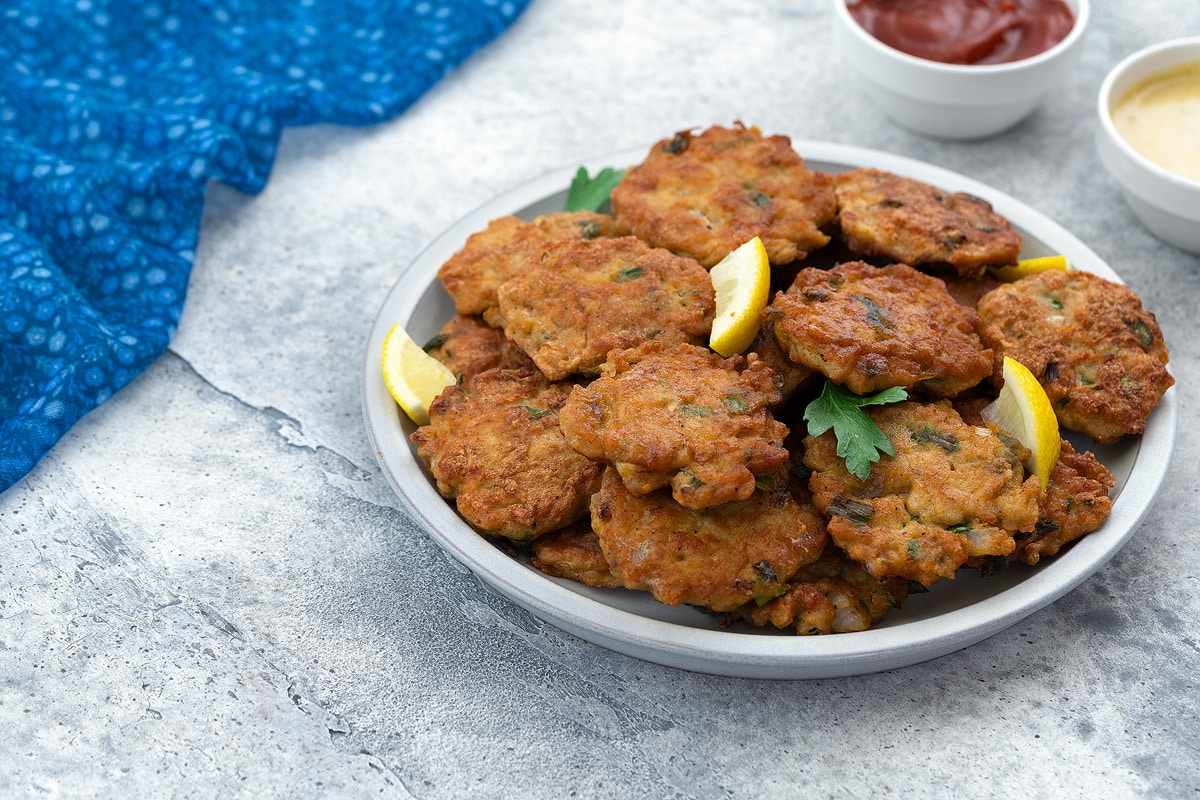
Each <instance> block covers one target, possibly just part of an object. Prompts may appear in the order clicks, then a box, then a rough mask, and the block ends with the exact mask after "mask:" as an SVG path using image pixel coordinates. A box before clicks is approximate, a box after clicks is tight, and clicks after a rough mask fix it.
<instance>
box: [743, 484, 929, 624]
mask: <svg viewBox="0 0 1200 800" xmlns="http://www.w3.org/2000/svg"><path fill="white" fill-rule="evenodd" d="M802 511H803V515H804V519H805V524H806V525H808V526H809V527H810V528H816V529H819V530H824V529H825V524H826V521H825V517H824V516H823V515H822V514H821V513H820V512H818V511H817V510H816V509H815V508H813V507H812V506H805V507H802ZM907 596H908V582H907V581H906V580H904V579H902V578H887V579H885V580H882V581H880V580H876V579H875V578H872V577H871V576H870V575H869V574H867V571H866V570H865V569H863V566H862V564H859V563H858V562H857V561H854V560H853V559H851V558H850V557H849V556H847V555H846V554H845V553H844V552H842V551H841V549H839V548H838V547H837V546H836V545H834V544H833V543H832V542H827V543H826V545H825V549H824V550H823V551H822V553H821V556H820V558H818V559H817V560H816V561H814V562H812V563H811V564H806V565H805V566H803V567H801V568H800V569H799V570H797V571H796V574H795V575H793V576H792V578H791V580H789V581H788V584H787V591H786V592H785V593H784V594H782V595H780V596H779V597H776V598H775V599H774V600H768V601H767V602H765V603H761V604H760V603H747V604H746V605H744V606H742V607H741V608H738V609H735V610H734V611H732V612H730V613H729V614H728V615H727V616H726V617H725V623H726V624H729V623H731V622H735V621H738V620H740V621H743V622H748V623H750V624H751V625H754V626H756V627H760V628H762V627H766V626H767V625H770V626H773V627H775V628H779V629H780V630H784V629H787V628H792V629H794V630H795V631H796V633H797V634H800V635H802V636H810V635H814V634H825V633H849V632H851V631H865V630H866V629H867V628H869V627H871V626H872V625H873V624H875V623H877V622H879V621H881V620H882V619H883V618H884V617H886V616H887V613H888V611H889V610H891V609H893V608H899V607H900V604H901V603H903V602H904V600H905V598H906V597H907Z"/></svg>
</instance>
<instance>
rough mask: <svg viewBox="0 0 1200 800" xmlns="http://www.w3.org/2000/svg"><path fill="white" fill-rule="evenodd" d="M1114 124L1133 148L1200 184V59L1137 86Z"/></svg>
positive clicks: (1118, 108) (1120, 102)
mask: <svg viewBox="0 0 1200 800" xmlns="http://www.w3.org/2000/svg"><path fill="white" fill-rule="evenodd" d="M1112 120H1113V125H1114V126H1116V129H1117V133H1119V134H1121V138H1123V139H1124V140H1125V141H1126V142H1128V143H1129V145H1130V147H1132V148H1133V149H1134V150H1136V151H1138V152H1139V153H1141V154H1142V155H1143V156H1145V157H1146V158H1148V159H1150V160H1151V161H1153V162H1154V163H1155V164H1158V165H1159V166H1160V167H1163V168H1164V169H1167V170H1170V171H1171V172H1174V173H1175V174H1176V175H1182V176H1183V177H1185V178H1190V179H1191V180H1194V181H1200V61H1195V62H1192V63H1189V64H1182V65H1180V66H1178V67H1176V68H1174V69H1171V70H1169V71H1167V72H1163V73H1161V74H1159V75H1155V76H1154V77H1152V78H1149V79H1147V80H1145V81H1143V82H1141V83H1139V84H1138V85H1137V86H1135V87H1134V88H1133V89H1131V90H1130V91H1128V92H1126V93H1125V95H1124V96H1123V97H1121V99H1120V100H1118V101H1117V104H1116V105H1115V106H1114V107H1113V110H1112Z"/></svg>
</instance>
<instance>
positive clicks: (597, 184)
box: [567, 167, 625, 211]
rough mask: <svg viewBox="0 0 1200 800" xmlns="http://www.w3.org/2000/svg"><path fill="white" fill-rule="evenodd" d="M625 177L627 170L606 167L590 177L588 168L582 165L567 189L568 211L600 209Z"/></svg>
mask: <svg viewBox="0 0 1200 800" xmlns="http://www.w3.org/2000/svg"><path fill="white" fill-rule="evenodd" d="M624 177H625V170H623V169H613V168H612V167H605V168H604V169H602V170H600V171H599V172H597V173H596V177H595V178H589V177H588V171H587V169H586V168H585V167H580V168H579V171H578V172H576V173H575V177H574V178H572V179H571V188H570V189H569V190H568V191H567V211H598V210H599V209H600V206H602V205H604V204H605V202H607V201H608V196H609V194H611V193H612V190H613V187H615V186H616V185H617V184H618V183H620V182H621V178H624Z"/></svg>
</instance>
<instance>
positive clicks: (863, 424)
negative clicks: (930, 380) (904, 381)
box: [804, 380, 908, 480]
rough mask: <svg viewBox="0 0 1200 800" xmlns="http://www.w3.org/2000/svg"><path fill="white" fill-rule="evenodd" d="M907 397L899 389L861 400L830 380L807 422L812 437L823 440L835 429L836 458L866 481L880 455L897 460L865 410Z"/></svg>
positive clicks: (806, 416) (812, 405)
mask: <svg viewBox="0 0 1200 800" xmlns="http://www.w3.org/2000/svg"><path fill="white" fill-rule="evenodd" d="M907 397H908V392H906V391H905V390H904V389H902V388H900V387H899V386H893V387H891V388H890V389H884V390H883V391H882V392H878V393H876V394H872V395H867V396H861V395H857V394H853V393H852V392H849V391H847V390H846V389H843V388H842V387H841V386H838V385H837V384H836V383H833V382H832V381H828V380H827V381H825V387H824V388H823V389H822V390H821V396H820V397H818V398H817V399H816V400H813V401H812V402H811V403H809V404H808V408H806V409H804V421H805V422H807V423H808V433H809V435H810V436H820V435H821V434H823V433H825V431H827V430H829V429H830V428H832V429H833V433H834V435H835V436H836V437H837V454H838V455H839V456H841V457H842V458H844V459H845V460H846V469H847V470H849V471H850V474H852V475H854V476H855V477H856V478H858V479H859V480H866V478H867V476H868V475H870V474H871V465H872V464H873V463H875V462H876V461H878V460H879V454H880V453H884V454H886V455H889V456H894V455H896V450H895V449H894V448H893V447H892V443H891V442H890V441H888V438H887V436H885V435H884V433H883V431H881V430H880V429H879V426H878V425H876V424H875V421H874V420H872V419H871V418H870V417H868V416H867V415H866V413H865V412H864V411H863V410H862V407H863V406H879V405H886V404H887V403H898V402H900V401H901V400H904V399H906V398H907Z"/></svg>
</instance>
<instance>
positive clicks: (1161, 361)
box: [979, 270, 1175, 444]
mask: <svg viewBox="0 0 1200 800" xmlns="http://www.w3.org/2000/svg"><path fill="white" fill-rule="evenodd" d="M979 314H980V316H981V317H982V318H983V326H982V327H981V328H980V335H981V336H982V337H983V340H984V342H985V343H986V344H987V345H988V346H989V347H991V348H993V350H994V352H995V358H996V382H997V383H999V382H1000V381H1001V378H1000V377H999V376H1000V374H1001V371H1002V364H1003V358H1004V356H1006V355H1007V356H1011V357H1013V358H1015V359H1016V360H1017V361H1020V362H1021V363H1022V364H1024V365H1025V366H1026V367H1028V368H1029V371H1030V372H1032V373H1033V374H1034V377H1036V378H1037V379H1038V382H1039V383H1041V384H1042V387H1043V388H1044V389H1045V390H1046V395H1047V396H1048V397H1049V398H1050V403H1051V404H1052V405H1053V406H1054V412H1055V414H1056V415H1057V416H1058V421H1059V424H1061V425H1062V426H1063V427H1064V428H1067V429H1069V430H1073V431H1080V432H1081V433H1085V434H1087V435H1088V436H1091V437H1092V438H1093V439H1095V440H1096V441H1097V442H1101V443H1104V444H1111V443H1113V442H1115V441H1117V440H1118V439H1119V438H1121V436H1123V435H1125V434H1131V433H1133V434H1136V433H1141V432H1142V431H1144V430H1145V428H1146V418H1147V417H1149V416H1150V412H1151V411H1153V410H1154V407H1155V406H1156V405H1158V401H1159V399H1160V398H1161V397H1162V395H1163V392H1165V391H1166V390H1167V389H1169V388H1170V387H1171V386H1172V385H1173V384H1174V383H1175V379H1174V378H1172V377H1171V375H1170V373H1168V372H1167V346H1166V344H1165V343H1164V342H1163V334H1162V329H1161V328H1159V326H1158V321H1157V320H1156V319H1155V318H1154V315H1153V314H1151V313H1150V312H1149V311H1146V310H1145V309H1144V308H1143V307H1142V301H1141V300H1140V299H1139V298H1138V296H1137V294H1135V293H1134V292H1133V290H1132V289H1130V288H1129V287H1127V286H1123V285H1121V284H1118V283H1113V282H1112V281H1109V280H1106V279H1105V278H1102V277H1100V276H1098V275H1093V274H1091V273H1089V272H1082V271H1080V270H1066V271H1063V270H1049V271H1046V272H1042V273H1039V274H1036V275H1030V276H1028V277H1025V278H1022V279H1020V280H1018V281H1015V282H1013V283H1008V284H1005V285H1003V286H1001V287H999V288H998V289H995V290H994V291H992V292H989V293H988V294H987V295H986V296H985V297H984V298H983V299H982V300H980V301H979Z"/></svg>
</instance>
